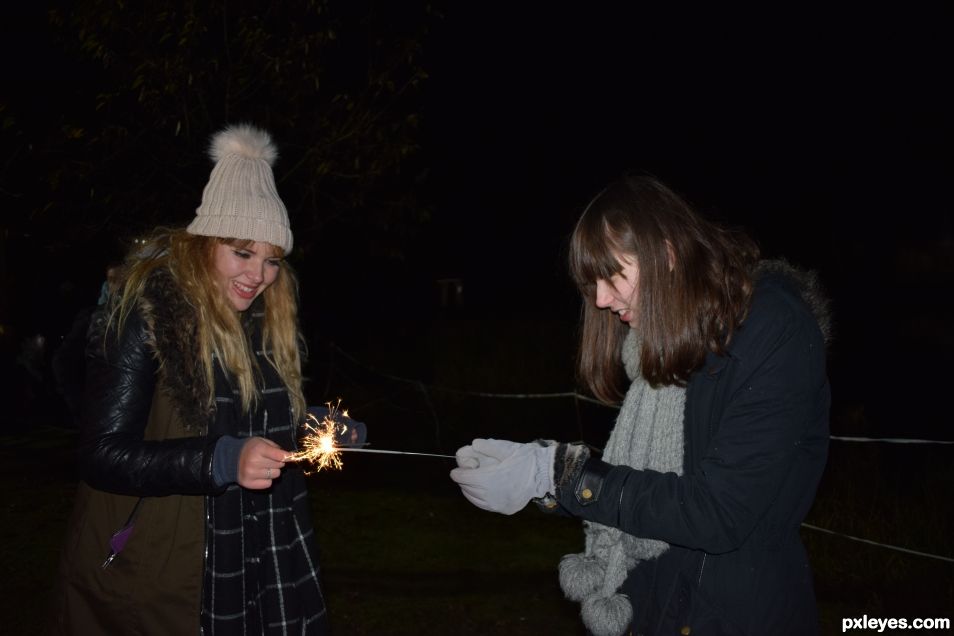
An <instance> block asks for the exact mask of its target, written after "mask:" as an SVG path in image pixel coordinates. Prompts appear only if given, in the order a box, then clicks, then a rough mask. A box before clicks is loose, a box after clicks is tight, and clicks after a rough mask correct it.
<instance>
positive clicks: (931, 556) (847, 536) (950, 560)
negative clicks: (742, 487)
mask: <svg viewBox="0 0 954 636" xmlns="http://www.w3.org/2000/svg"><path fill="white" fill-rule="evenodd" d="M802 527H803V528H808V529H809V530H816V531H818V532H824V533H825V534H830V535H833V536H836V537H842V538H844V539H851V540H852V541H858V542H860V543H867V544H868V545H876V546H878V547H879V548H887V549H888V550H896V551H898V552H904V553H906V554H914V555H916V556H920V557H927V558H929V559H937V560H938V561H946V562H947V563H954V558H951V557H946V556H941V555H939V554H931V553H929V552H919V551H918V550H909V549H908V548H902V547H899V546H896V545H890V544H888V543H878V542H877V541H872V540H870V539H862V538H861V537H855V536H852V535H850V534H844V533H842V532H835V531H834V530H829V529H827V528H821V527H819V526H813V525H812V524H810V523H802Z"/></svg>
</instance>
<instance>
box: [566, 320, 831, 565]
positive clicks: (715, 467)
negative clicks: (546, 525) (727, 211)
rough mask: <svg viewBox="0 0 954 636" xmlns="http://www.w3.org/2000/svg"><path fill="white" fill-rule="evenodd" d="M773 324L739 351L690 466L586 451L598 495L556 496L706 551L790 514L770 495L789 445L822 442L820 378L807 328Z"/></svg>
mask: <svg viewBox="0 0 954 636" xmlns="http://www.w3.org/2000/svg"><path fill="white" fill-rule="evenodd" d="M775 327H777V325H776V326H771V325H770V326H769V328H768V329H766V330H765V331H763V332H761V333H758V334H754V335H755V337H757V338H760V339H761V340H760V341H759V344H758V346H757V347H756V348H754V349H753V350H750V351H749V352H748V354H749V356H750V359H749V360H748V361H747V364H746V373H745V374H743V375H742V376H740V377H739V378H737V379H736V381H735V382H734V383H733V386H732V387H731V389H730V397H729V399H728V401H727V405H726V408H725V409H724V411H723V412H722V413H721V414H720V415H719V416H718V417H717V418H716V422H714V423H713V427H715V428H716V429H717V430H716V432H715V434H714V435H713V437H712V438H711V440H710V441H709V444H708V445H707V447H706V451H705V454H704V456H703V458H702V460H701V462H700V463H699V465H697V466H695V467H694V470H693V471H691V473H690V474H686V475H682V476H679V475H676V474H675V473H665V474H663V473H658V472H654V471H651V470H635V469H632V468H630V467H627V466H610V465H608V464H605V463H603V462H601V461H600V460H596V459H590V460H588V462H587V465H586V467H585V468H584V471H583V475H582V476H583V477H586V476H587V475H589V478H590V479H593V474H598V475H599V477H598V479H599V480H600V482H601V483H600V487H599V498H598V500H597V501H595V502H592V503H586V502H584V500H583V499H582V498H580V497H579V496H578V495H577V494H576V493H575V492H574V490H575V489H573V488H567V489H565V491H562V492H561V493H560V494H559V503H560V504H561V506H563V507H564V508H565V509H566V510H568V511H569V512H570V513H571V514H574V515H576V516H579V517H582V518H584V519H587V520H590V521H596V522H598V523H602V524H604V525H609V526H613V527H616V528H619V529H621V530H623V531H625V532H628V533H630V534H633V535H636V536H639V537H646V538H653V539H661V540H664V541H666V542H668V543H672V544H676V545H681V546H684V547H688V548H693V549H702V550H705V551H707V552H710V553H714V554H716V553H722V552H728V551H730V550H733V549H736V548H738V547H739V546H740V545H741V544H742V543H743V542H745V540H746V539H747V537H748V536H749V535H750V534H751V532H752V531H753V529H754V528H755V527H756V526H757V524H759V523H760V522H761V521H762V520H763V519H764V518H765V517H766V515H768V514H772V515H773V518H775V519H778V520H783V519H787V518H788V517H790V516H791V515H792V511H791V510H780V509H779V507H792V506H793V504H792V503H791V502H790V501H789V499H787V498H782V499H781V500H780V493H781V492H782V491H783V488H791V487H792V484H786V480H788V479H789V476H790V474H802V473H803V471H799V470H793V468H794V465H795V462H797V461H801V459H800V458H802V457H804V456H805V453H804V451H805V450H806V449H803V448H799V445H800V444H804V443H806V441H807V443H811V444H821V445H825V444H827V408H828V399H829V398H828V383H827V379H826V377H825V369H824V366H825V363H824V345H823V343H822V341H821V336H820V333H819V332H818V330H817V328H814V325H813V324H812V325H806V324H804V323H803V324H802V325H799V326H794V327H792V326H791V325H789V327H792V328H786V329H778V328H775ZM750 335H752V334H750ZM823 411H824V413H823ZM819 422H824V423H825V425H826V427H825V431H824V432H825V433H826V434H825V435H820V434H816V433H819V431H815V430H814V428H820V427H818V426H817V423H819ZM815 484H816V482H814V481H813V482H812V483H805V484H804V485H803V487H804V488H805V489H807V488H811V489H814V487H815ZM798 488H802V485H796V486H795V488H794V489H795V490H797V489H798ZM773 507H774V510H772V509H773ZM770 510H772V512H771V513H770ZM795 525H797V523H796V524H795Z"/></svg>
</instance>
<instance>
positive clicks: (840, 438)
mask: <svg viewBox="0 0 954 636" xmlns="http://www.w3.org/2000/svg"><path fill="white" fill-rule="evenodd" d="M330 348H331V352H332V356H333V355H334V354H335V353H338V354H339V355H341V356H344V357H345V358H347V359H348V360H350V361H351V362H353V363H354V364H356V365H357V366H359V367H361V368H363V369H366V370H368V371H371V372H373V373H375V374H377V375H380V376H381V377H384V378H387V379H389V380H393V381H395V382H404V383H407V384H411V385H414V386H415V387H416V388H417V389H418V390H419V391H421V393H423V394H424V396H425V399H426V400H427V403H428V407H429V408H430V410H431V411H432V412H433V406H432V405H431V404H430V398H429V397H428V395H427V391H428V390H430V391H437V392H440V393H452V394H456V395H466V396H470V397H482V398H494V399H518V400H519V399H523V400H539V399H551V398H573V399H574V400H579V401H583V402H589V403H591V404H596V405H597V406H602V407H605V408H608V409H614V410H619V407H618V406H612V405H609V404H604V403H603V402H600V401H599V400H597V399H595V398H592V397H590V396H588V395H583V394H582V393H577V392H576V391H562V392H558V393H492V392H487V391H468V390H465V389H454V388H450V387H443V386H438V385H434V384H425V383H424V382H421V381H420V380H412V379H410V378H403V377H401V376H397V375H392V374H390V373H385V372H383V371H380V370H378V369H375V368H374V367H372V366H370V365H368V364H365V363H363V362H361V361H360V360H358V359H357V358H355V357H354V356H352V355H351V354H349V353H348V352H346V351H344V350H343V349H341V348H340V347H338V346H337V345H336V344H334V343H331V344H330ZM329 368H332V365H331V364H329ZM326 392H327V391H326ZM435 417H436V415H435ZM829 439H831V440H834V441H837V442H862V443H867V442H877V443H884V444H937V445H954V440H938V439H908V438H903V437H858V436H845V435H830V436H829Z"/></svg>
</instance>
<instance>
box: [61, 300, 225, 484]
mask: <svg viewBox="0 0 954 636" xmlns="http://www.w3.org/2000/svg"><path fill="white" fill-rule="evenodd" d="M105 323H106V320H105V316H104V315H102V314H98V315H96V316H94V318H93V323H92V324H91V327H90V332H89V335H88V342H87V359H86V360H87V362H86V364H87V384H86V394H85V400H84V417H83V428H82V432H81V435H80V444H79V466H80V476H81V477H82V479H83V480H84V481H86V482H87V483H88V484H89V485H91V486H93V487H94V488H97V489H99V490H104V491H107V492H114V493H118V494H124V495H138V496H162V495H170V494H207V493H214V492H217V491H219V490H220V489H219V488H217V487H216V486H215V483H214V480H213V479H212V456H213V450H214V447H215V443H216V441H217V439H216V438H213V437H207V436H200V437H184V438H178V439H166V440H161V441H146V440H144V439H143V437H144V433H145V429H146V424H147V422H148V419H149V412H150V409H151V407H152V397H153V393H154V391H155V388H156V381H157V375H158V363H157V361H156V359H155V356H154V352H153V347H152V346H151V345H150V340H151V338H150V332H149V329H148V326H147V324H146V321H145V320H144V319H143V317H142V316H141V315H140V314H139V312H131V313H130V315H129V317H128V319H127V320H126V323H125V324H124V325H123V328H122V330H121V331H120V332H119V333H118V334H117V333H116V332H115V331H113V330H111V329H110V330H109V331H107V330H106V327H105Z"/></svg>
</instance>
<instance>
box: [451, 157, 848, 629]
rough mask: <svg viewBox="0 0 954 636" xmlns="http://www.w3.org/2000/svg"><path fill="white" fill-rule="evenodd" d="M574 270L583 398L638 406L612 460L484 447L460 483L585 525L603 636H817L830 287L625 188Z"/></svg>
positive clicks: (580, 584)
mask: <svg viewBox="0 0 954 636" xmlns="http://www.w3.org/2000/svg"><path fill="white" fill-rule="evenodd" d="M570 268H571V270H572V273H573V277H574V279H575V280H576V283H577V285H578V286H579V289H580V292H581V294H582V297H583V302H584V314H583V330H582V340H581V346H580V353H579V366H578V370H579V375H580V379H581V380H582V382H583V383H584V384H585V385H586V386H587V387H588V388H589V389H590V390H591V391H592V392H593V394H594V395H596V396H597V397H598V398H599V399H600V400H602V401H603V402H605V403H607V404H615V403H619V400H620V398H623V401H622V405H621V409H620V414H619V416H618V418H617V420H616V425H615V427H614V429H613V431H612V433H611V435H610V437H609V440H608V441H607V443H606V447H605V449H604V451H603V455H602V458H601V459H597V458H596V457H592V456H591V455H590V451H589V449H588V448H587V447H586V446H582V445H568V444H557V443H555V442H540V441H538V442H532V443H528V444H518V443H514V442H509V441H504V440H487V439H477V440H474V441H473V443H472V444H471V445H468V446H465V447H463V448H461V449H460V450H459V451H458V454H457V458H458V468H456V469H454V470H453V471H452V472H451V477H452V478H453V479H454V480H455V481H456V482H457V483H458V484H459V485H460V487H461V490H462V491H463V494H464V496H465V497H467V499H468V500H469V501H471V502H472V503H474V504H475V505H477V506H479V507H481V508H484V509H486V510H491V511H494V512H501V513H504V514H513V513H514V512H516V511H518V510H520V509H522V508H523V507H524V506H525V505H526V504H527V503H528V502H529V501H530V500H531V499H535V500H536V501H537V503H538V504H540V506H541V508H542V509H544V510H548V511H558V512H563V513H565V514H571V515H575V516H578V517H580V518H581V519H583V520H584V529H585V533H586V549H585V551H584V552H583V553H582V554H573V555H567V556H566V557H564V559H563V560H562V562H561V564H560V583H561V586H562V587H563V590H564V592H565V593H566V595H567V597H568V598H569V599H571V600H574V601H578V602H580V603H581V604H582V610H581V614H582V617H583V621H584V624H585V625H586V627H587V629H588V630H589V631H590V632H591V633H594V634H597V635H600V636H604V635H605V636H609V635H614V636H615V635H618V634H624V633H633V634H636V633H638V634H676V633H682V634H690V633H691V634H693V635H700V634H810V633H816V632H817V631H818V624H817V613H816V609H815V600H814V593H813V590H812V580H811V571H810V568H809V565H808V560H807V557H806V555H805V551H804V549H803V547H802V545H801V542H800V540H799V535H798V531H799V525H800V523H801V522H802V520H803V519H804V517H805V514H806V513H807V512H808V509H809V508H810V506H811V504H812V501H813V500H814V496H815V489H816V487H817V485H818V481H819V479H820V477H821V474H822V471H823V469H824V465H825V460H826V456H827V448H828V411H829V405H830V393H829V385H828V380H827V376H826V371H825V343H826V339H827V331H828V318H827V311H826V302H825V301H824V299H823V298H822V296H821V295H820V294H819V293H818V292H817V285H816V283H815V279H814V277H813V276H811V275H806V274H804V273H801V272H798V271H797V270H795V269H793V268H791V267H789V266H788V265H787V264H785V263H784V262H780V261H760V260H759V250H758V248H757V247H756V246H755V244H754V243H753V242H752V241H751V240H749V239H748V238H747V237H745V236H744V235H742V234H739V233H733V232H730V231H727V230H725V229H722V228H720V227H718V226H716V225H714V224H712V223H710V222H708V221H706V220H705V219H703V218H702V217H701V216H699V215H698V214H697V213H695V212H694V211H693V210H692V209H691V208H690V206H689V205H688V204H687V203H686V202H685V201H684V200H683V199H682V198H680V197H679V196H678V195H676V194H675V193H674V192H672V191H671V190H670V189H668V188H667V187H666V186H664V185H663V184H661V183H660V182H659V181H657V180H656V179H653V178H650V177H645V176H628V177H625V178H623V179H621V180H619V181H617V182H615V183H613V184H611V185H610V186H609V187H607V188H606V189H605V190H604V191H603V192H601V193H600V194H599V195H598V196H597V197H596V198H595V199H594V200H593V201H592V202H591V203H590V205H589V206H588V207H587V209H586V211H585V212H584V213H583V215H582V216H581V217H580V219H579V221H578V223H577V225H576V228H575V230H574V232H573V237H572V242H571V249H570Z"/></svg>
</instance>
